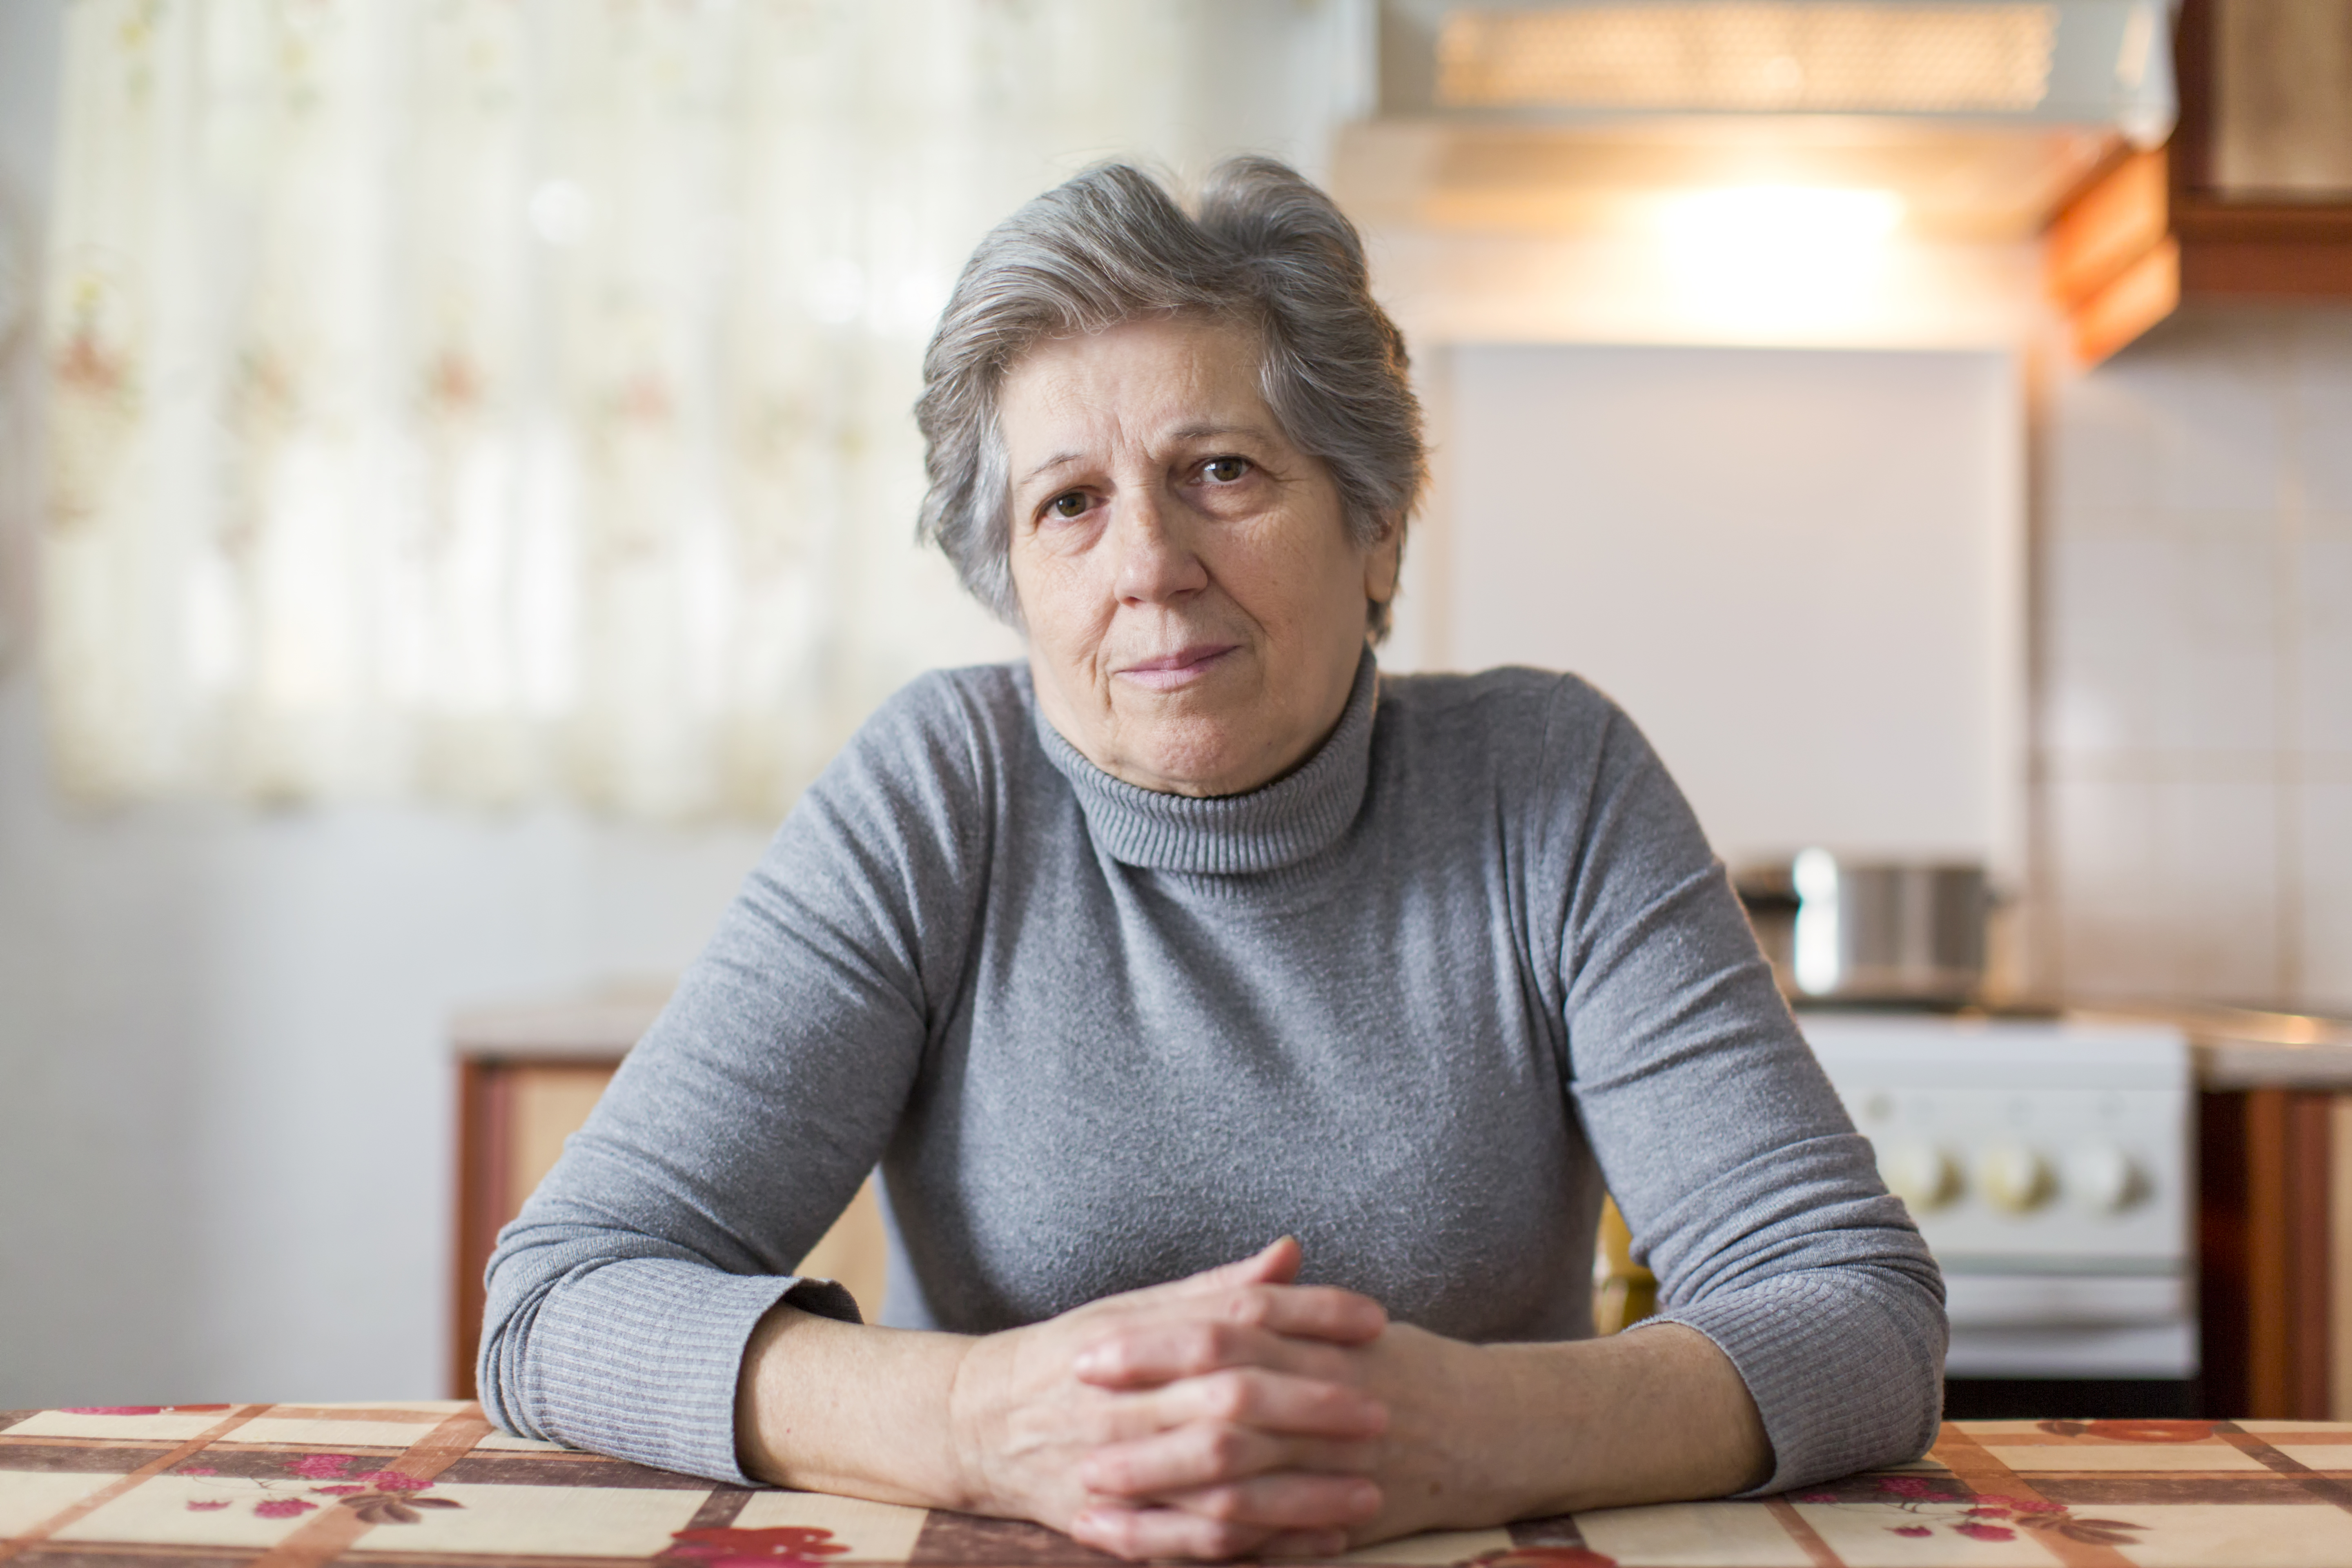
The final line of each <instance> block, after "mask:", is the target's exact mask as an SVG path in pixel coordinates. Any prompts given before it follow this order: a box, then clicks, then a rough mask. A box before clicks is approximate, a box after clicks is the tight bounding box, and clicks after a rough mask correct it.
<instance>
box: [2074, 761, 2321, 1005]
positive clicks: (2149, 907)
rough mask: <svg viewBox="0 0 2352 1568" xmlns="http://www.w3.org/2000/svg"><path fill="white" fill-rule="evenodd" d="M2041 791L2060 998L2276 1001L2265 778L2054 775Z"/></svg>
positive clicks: (2275, 814)
mask: <svg viewBox="0 0 2352 1568" xmlns="http://www.w3.org/2000/svg"><path fill="white" fill-rule="evenodd" d="M2263 771H2267V770H2266V769H2258V770H2257V774H2258V775H2259V773H2260V772H2263ZM2042 787H2043V790H2044V792H2045V793H2044V797H2043V798H2044V803H2045V806H2046V808H2047V815H2046V818H2045V820H2046V821H2047V823H2048V825H2049V832H2050V854H2051V860H2052V868H2053V875H2052V878H2051V884H2050V889H2051V909H2052V912H2053V917H2054V921H2055V931H2056V941H2057V949H2056V958H2057V963H2058V964H2059V967H2060V973H2059V975H2058V977H2057V978H2058V982H2059V984H2061V985H2062V986H2063V988H2064V989H2065V990H2067V991H2069V992H2072V993H2075V994H2082V995H2085V996H2138V997H2153V996H2167V997H2178V998H2185V999H2196V1000H2207V1001H2216V1002H2241V1003H2246V1002H2252V1003H2258V1004H2267V1005H2277V1003H2278V1002H2279V1001H2280V1000H2281V995H2280V992H2281V986H2282V978H2283V975H2284V965H2283V963H2282V958H2283V956H2284V954H2283V951H2282V948H2281V942H2282V940H2283V933H2282V932H2281V931H2280V925H2279V912H2280V896H2279V889H2278V861H2279V844H2278V834H2279V829H2280V822H2279V803H2280V798H2281V797H2280V792H2279V789H2278V787H2277V786H2276V785H2275V784H2272V783H2270V782H2268V781H2267V780H2263V779H2261V778H2259V776H2257V777H2256V778H2254V779H2251V780H2226V779H2225V780H2210V779H2193V778H2192V779H2180V778H2162V777H2145V776H2143V777H2129V776H2105V777H2088V778H2085V777H2067V776H2063V775H2061V776H2058V777H2055V778H2053V779H2051V780H2049V781H2048V782H2047V783H2045V784H2044V785H2043V786H2042Z"/></svg>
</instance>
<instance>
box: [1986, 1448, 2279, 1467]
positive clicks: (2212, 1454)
mask: <svg viewBox="0 0 2352 1568" xmlns="http://www.w3.org/2000/svg"><path fill="white" fill-rule="evenodd" d="M1985 1451H1986V1452H1987V1453H1989V1454H1990V1455H1991V1456H1992V1457H1993V1458H1996V1459H1999V1460H2000V1462H2001V1463H2002V1464H2004V1465H2007V1466H2008V1467H2009V1468H2011V1469H2012V1470H2015V1471H2016V1472H2017V1473H2018V1474H2020V1475H2031V1474H2036V1473H2040V1472H2043V1471H2049V1472H2053V1473H2058V1474H2068V1475H2089V1474H2092V1473H2094V1472H2101V1473H2104V1472H2106V1471H2112V1470H2137V1471H2143V1472H2145V1471H2153V1470H2189V1471H2204V1472H2212V1471H2221V1470H2246V1471H2251V1472H2252V1473H2254V1474H2257V1475H2260V1474H2266V1473H2268V1468H2267V1467H2266V1466H2264V1465H2263V1462H2262V1461H2261V1460H2260V1459H2257V1458H2254V1457H2253V1456H2252V1454H2249V1453H2247V1452H2245V1451H2244V1450H2243V1449H2241V1448H2233V1447H2230V1445H2229V1444H2227V1443H2220V1442H2209V1443H2116V1444H2114V1445H2112V1446H2108V1445H2102V1444H2095V1443H2064V1444H2056V1445H2053V1446H2049V1447H2031V1448H2029V1447H2007V1446H2000V1447H1995V1446H1993V1445H1990V1444H1988V1445H1986V1449H1985Z"/></svg>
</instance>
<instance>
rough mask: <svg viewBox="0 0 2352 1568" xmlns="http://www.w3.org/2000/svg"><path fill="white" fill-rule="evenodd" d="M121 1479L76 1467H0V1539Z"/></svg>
mask: <svg viewBox="0 0 2352 1568" xmlns="http://www.w3.org/2000/svg"><path fill="white" fill-rule="evenodd" d="M121 1479H122V1478H121V1476H120V1475H103V1474H100V1475H91V1474H88V1473H85V1472H83V1471H80V1470H0V1539H5V1538H6V1537H8V1536H11V1535H21V1534H23V1533H24V1532H25V1531H28V1530H31V1529H33V1528H34V1527H35V1526H36V1525H38V1524H41V1523H43V1522H45V1521H48V1520H51V1519H54V1518H56V1517H57V1515H58V1513H60V1512H62V1511H63V1510H66V1509H69V1508H71V1507H72V1506H73V1505H74V1504H76V1503H78V1502H79V1501H81V1500H82V1499H84V1498H86V1497H88V1496H89V1495H90V1494H91V1493H92V1492H97V1491H102V1490H104V1489H106V1488H108V1487H110V1486H112V1485H113V1484H114V1483H115V1482H117V1481H119V1480H121Z"/></svg>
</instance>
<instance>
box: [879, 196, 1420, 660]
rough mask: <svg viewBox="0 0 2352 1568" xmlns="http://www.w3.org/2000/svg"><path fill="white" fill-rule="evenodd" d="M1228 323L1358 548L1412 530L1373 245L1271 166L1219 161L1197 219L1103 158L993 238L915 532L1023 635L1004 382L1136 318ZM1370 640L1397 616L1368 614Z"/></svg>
mask: <svg viewBox="0 0 2352 1568" xmlns="http://www.w3.org/2000/svg"><path fill="white" fill-rule="evenodd" d="M1160 313H1178V314H1189V315H1199V316H1205V317H1209V318H1212V319H1214V320H1220V321H1232V322H1234V323H1236V324H1239V325H1242V326H1244V327H1246V328H1248V329H1250V330H1251V331H1254V332H1255V334H1256V337H1257V340H1258V342H1259V345H1260V355H1261V357H1260V360H1259V367H1258V385H1259V390H1260V393H1261V394H1262V395H1264V397H1265V401H1266V405H1267V406H1268V407H1269V408H1271V409H1272V410H1273V411H1274V416H1275V417H1276V419H1277V420H1279V421H1281V424H1282V428H1283V433H1284V434H1285V435H1286V437H1289V439H1290V441H1291V443H1292V444H1293V445H1295V446H1297V447H1298V448H1299V449H1300V450H1301V451H1304V452H1306V453H1307V454H1309V455H1310V456H1313V457H1316V458H1321V459H1322V460H1323V461H1324V462H1325V463H1326V464H1327V465H1328V467H1329V468H1330V470H1331V476H1332V478H1333V479H1334V480H1335V481H1336V482H1337V484H1338V486H1339V500H1340V506H1341V510H1342V515H1343V516H1344V517H1345V518H1346V520H1347V524H1348V529H1349V533H1350V534H1351V535H1352V536H1353V537H1354V539H1355V540H1356V542H1358V543H1359V544H1371V543H1374V542H1377V541H1379V540H1380V539H1381V537H1382V536H1383V535H1384V534H1385V532H1386V531H1388V530H1389V529H1391V528H1394V529H1395V530H1397V531H1398V533H1399V542H1400V544H1402V531H1403V529H1404V526H1405V521H1406V520H1407V518H1408V517H1409V516H1410V515H1411V513H1412V509H1413V506H1414V503H1415V502H1416V501H1417V500H1419V499H1420V496H1421V490H1422V486H1423V483H1424V482H1425V480H1426V479H1427V475H1428V459H1427V457H1426V455H1425V454H1424V452H1423V446H1422V435H1421V404H1420V401H1419V399H1417V398H1416V397H1414V395H1413V392H1412V382H1411V381H1410V379H1409V378H1408V375H1407V374H1406V373H1407V366H1408V361H1407V359H1406V356H1405V347H1404V335H1403V334H1402V332H1400V331H1397V328H1396V323H1395V322H1394V321H1391V320H1389V317H1388V312H1386V311H1385V310H1381V308H1380V306H1379V305H1378V304H1377V303H1376V302H1374V300H1373V299H1372V295H1371V288H1370V279H1369V276H1368V274H1367V272H1366V269H1365V266H1364V247H1363V242H1362V240H1361V239H1360V238H1359V237H1357V234H1356V229H1355V226H1354V225H1353V224H1350V223H1349V221H1348V220H1347V218H1346V217H1345V216H1343V215H1342V214H1341V213H1340V211H1339V208H1338V207H1337V206H1335V205H1333V204H1332V201H1331V198H1330V197H1328V196H1327V195H1324V194H1323V193H1322V192H1321V191H1319V190H1318V189H1316V188H1315V187H1314V186H1313V185H1311V184H1308V183H1307V181H1306V180H1305V179H1303V178H1301V177H1300V176H1299V175H1298V174H1297V172H1296V171H1294V170H1293V169H1291V168H1290V167H1289V166H1288V165H1286V164H1284V163H1276V161H1275V160H1273V159H1271V158H1234V159H1231V160H1228V161H1227V162H1225V163H1220V164H1219V165H1217V167H1216V168H1215V169H1214V170H1213V171H1212V172H1211V174H1210V175H1209V178H1208V180H1207V181H1206V183H1205V184H1202V187H1201V192H1200V198H1199V201H1198V204H1197V208H1196V211H1195V212H1192V213H1188V212H1186V211H1185V210H1184V208H1183V207H1182V206H1181V205H1180V204H1179V203H1178V202H1177V200H1176V198H1175V197H1174V196H1172V195H1170V194H1169V192H1168V191H1167V189H1166V188H1165V187H1164V186H1162V185H1161V184H1160V182H1159V181H1157V180H1155V179H1153V178H1152V177H1151V176H1150V175H1149V174H1145V173H1144V172H1143V171H1141V170H1140V169H1138V168H1136V167H1134V166H1133V165H1131V164H1127V163H1105V164H1101V165H1099V166H1097V167H1096V168H1092V169H1089V170H1087V172H1086V173H1085V174H1080V175H1078V176H1077V177H1076V179H1073V180H1071V181H1069V182H1067V183H1066V184H1062V185H1059V186H1057V187H1055V189H1053V190H1050V191H1047V192H1046V193H1045V195H1041V196H1039V197H1037V198H1036V199H1035V200H1034V201H1032V202H1030V203H1029V204H1028V205H1025V206H1024V207H1023V208H1022V209H1021V210H1020V211H1019V212H1016V213H1014V214H1013V216H1011V217H1009V218H1007V219H1006V220H1005V221H1004V222H1003V223H1002V224H999V225H998V226H996V228H995V229H994V230H993V231H992V232H991V233H990V235H989V236H988V237H987V238H985V239H983V240H982V241H981V242H980V247H979V248H978V249H976V250H974V251H973V252H972V253H971V260H970V261H969V262H967V263H965V265H964V269H963V275H962V276H961V278H959V279H956V287H955V292H954V294H953V295H952V296H950V299H949V300H948V305H947V310H945V311H944V312H943V313H942V314H941V315H940V325H939V331H936V332H934V333H933V334H932V336H931V343H930V347H929V350H928V351H927V352H926V353H924V355H923V395H922V396H921V397H920V398H919V400H917V402H916V404H915V420H916V423H917V424H918V425H919V426H920V427H921V429H922V432H923V441H924V454H923V467H924V470H925V472H926V474H927V475H928V476H929V480H930V489H929V493H928V494H926V495H925V496H924V498H923V510H922V515H921V518H920V520H919V521H918V523H917V525H916V536H917V537H918V538H919V539H921V540H924V541H926V542H931V543H936V544H937V545H939V547H940V549H941V550H943V551H945V552H947V556H948V559H949V560H950V561H952V562H953V563H955V568H956V571H957V573H958V574H961V577H962V578H963V584H964V586H965V587H966V588H968V589H970V590H971V594H972V596H973V597H975V598H977V599H978V600H980V602H981V603H982V604H983V605H987V606H988V607H989V608H990V609H991V610H993V611H994V612H995V613H996V614H997V615H998V616H1002V617H1003V619H1004V620H1005V621H1007V622H1008V623H1010V624H1013V625H1016V626H1017V625H1019V624H1020V605H1019V602H1018V601H1017V599H1016V598H1015V596H1014V594H1013V573H1012V567H1011V563H1010V561H1009V559H1008V551H1009V549H1010V545H1011V504H1012V498H1011V494H1010V489H1011V486H1010V475H1009V473H1008V471H1007V465H1006V458H1005V452H1004V441H1003V435H1002V433H1001V432H1000V430H999V429H998V426H997V407H996V396H997V390H998V388H999V386H1000V385H1001V384H1003V379H1004V375H1005V373H1006V372H1007V371H1009V370H1010V369H1011V368H1012V366H1013V363H1015V362H1016V361H1018V360H1019V359H1020V357H1021V356H1022V355H1023V354H1024V353H1027V352H1028V350H1029V349H1030V348H1031V346H1032V345H1034V343H1036V342H1038V340H1039V339H1041V338H1045V337H1049V336H1065V335H1074V334H1078V333H1086V332H1098V331H1104V330H1105V329H1107V328H1109V327H1114V326H1117V325H1118V324H1119V323H1120V322H1122V321H1131V320H1134V319H1135V318H1137V317H1139V316H1149V315H1154V314H1160ZM1365 613H1366V618H1367V622H1368V625H1369V627H1370V632H1371V634H1372V635H1373V636H1374V637H1381V636H1383V635H1385V634H1386V632H1387V630H1388V606H1387V605H1381V604H1371V605H1367V607H1366V612H1365Z"/></svg>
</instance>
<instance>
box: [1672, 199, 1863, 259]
mask: <svg viewBox="0 0 2352 1568" xmlns="http://www.w3.org/2000/svg"><path fill="white" fill-rule="evenodd" d="M1902 221H1903V198H1902V197H1900V196H1898V195H1895V193H1894V192H1892V191H1853V190H1838V189H1835V188H1832V187H1827V186H1821V185H1738V186H1733V187H1731V188H1729V189H1727V190H1712V191H1694V192H1688V193H1677V194H1675V195H1667V196H1661V197H1660V198H1659V199H1658V226H1659V228H1660V230H1661V231H1662V232H1663V233H1664V236H1665V237H1666V239H1667V240H1668V241H1670V242H1672V243H1675V244H1683V245H1693V246H1708V247H1713V246H1719V245H1734V246H1751V245H1763V246H1768V247H1771V248H1772V249H1774V250H1791V249H1801V250H1808V251H1822V252H1834V251H1839V250H1843V249H1844V248H1845V247H1848V246H1852V245H1861V244H1870V243H1872V242H1874V241H1877V240H1882V239H1885V237H1887V236H1888V235H1890V234H1893V233H1894V232H1895V227H1896V226H1898V225H1900V224H1901V223H1902Z"/></svg>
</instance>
